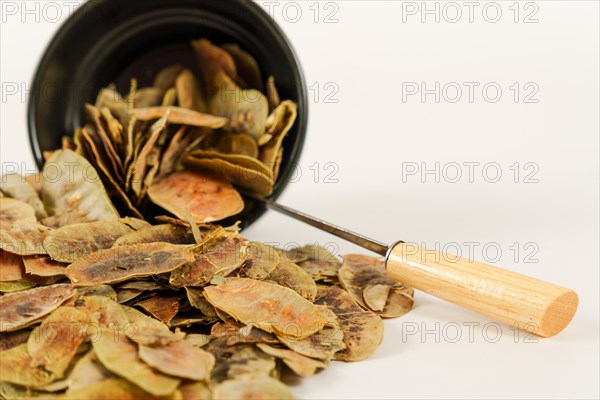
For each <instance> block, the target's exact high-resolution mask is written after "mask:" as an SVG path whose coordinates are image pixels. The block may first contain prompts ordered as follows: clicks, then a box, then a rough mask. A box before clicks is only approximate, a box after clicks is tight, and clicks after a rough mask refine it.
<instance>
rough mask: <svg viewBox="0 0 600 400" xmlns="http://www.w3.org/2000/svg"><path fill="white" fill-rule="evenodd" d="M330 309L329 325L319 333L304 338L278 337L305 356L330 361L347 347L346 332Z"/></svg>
mask: <svg viewBox="0 0 600 400" xmlns="http://www.w3.org/2000/svg"><path fill="white" fill-rule="evenodd" d="M327 311H329V317H328V319H329V322H328V325H327V326H325V327H324V328H323V329H321V330H320V331H318V332H317V333H315V334H313V335H310V336H309V337H307V338H304V339H293V338H286V337H278V339H279V340H280V341H281V343H283V344H285V345H286V346H287V347H289V348H290V349H292V350H293V351H295V352H296V353H299V354H302V355H303V356H306V357H310V358H316V359H319V360H325V361H329V360H331V359H332V358H333V355H334V354H335V353H337V352H338V351H340V350H343V349H345V348H346V344H345V343H344V332H343V331H342V329H341V327H340V324H339V321H338V318H337V316H336V315H335V314H334V313H333V311H331V310H329V309H327Z"/></svg>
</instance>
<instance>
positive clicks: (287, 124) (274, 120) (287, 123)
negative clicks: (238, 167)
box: [259, 100, 298, 175]
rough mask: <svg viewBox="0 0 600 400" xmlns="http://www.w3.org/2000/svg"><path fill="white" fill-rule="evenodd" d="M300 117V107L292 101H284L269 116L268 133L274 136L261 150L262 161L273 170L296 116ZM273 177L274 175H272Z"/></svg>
mask: <svg viewBox="0 0 600 400" xmlns="http://www.w3.org/2000/svg"><path fill="white" fill-rule="evenodd" d="M297 115H298V106H297V105H296V103H294V102H292V101H290V100H284V101H282V102H281V104H280V105H279V106H277V108H276V109H275V110H273V113H271V115H270V116H269V121H268V122H267V124H268V129H267V133H268V134H271V135H272V136H273V139H271V140H270V141H269V142H268V143H267V144H265V145H264V146H262V147H261V148H260V157H259V159H260V161H262V162H263V163H265V164H266V165H268V166H270V167H271V168H273V167H274V166H275V161H276V159H277V154H278V153H279V149H280V148H281V146H282V144H283V139H284V138H285V136H286V135H287V134H288V132H289V131H290V129H291V128H292V126H293V125H294V121H295V120H296V116H297ZM272 175H273V174H272Z"/></svg>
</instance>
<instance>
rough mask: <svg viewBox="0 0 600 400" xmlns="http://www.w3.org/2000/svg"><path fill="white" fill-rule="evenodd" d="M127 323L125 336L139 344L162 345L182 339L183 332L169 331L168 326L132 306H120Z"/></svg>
mask: <svg viewBox="0 0 600 400" xmlns="http://www.w3.org/2000/svg"><path fill="white" fill-rule="evenodd" d="M122 308H123V310H124V312H125V314H126V316H127V318H128V320H129V325H128V327H127V329H126V330H125V334H126V335H127V337H128V338H129V339H131V340H133V341H134V342H136V343H138V344H141V345H147V346H151V345H162V344H165V343H169V342H172V341H177V340H181V339H183V337H184V336H185V334H183V333H181V332H176V333H174V332H171V330H170V329H169V327H168V326H167V325H165V324H164V323H162V322H160V321H159V320H157V319H154V318H152V317H149V316H147V315H146V314H144V313H142V312H140V311H138V310H136V309H135V308H132V307H126V306H123V307H122Z"/></svg>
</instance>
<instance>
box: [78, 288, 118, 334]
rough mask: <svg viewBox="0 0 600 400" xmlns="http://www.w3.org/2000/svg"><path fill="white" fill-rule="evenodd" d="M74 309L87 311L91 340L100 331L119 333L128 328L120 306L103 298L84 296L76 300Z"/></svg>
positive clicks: (107, 298)
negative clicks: (90, 327)
mask: <svg viewBox="0 0 600 400" xmlns="http://www.w3.org/2000/svg"><path fill="white" fill-rule="evenodd" d="M75 307H77V308H80V309H82V310H85V311H87V312H88V313H89V314H90V318H91V320H92V324H91V325H92V329H90V332H89V333H90V337H91V340H92V341H93V340H95V339H96V338H97V337H98V336H99V335H100V334H101V333H102V332H101V331H102V330H106V331H107V332H108V331H116V332H121V331H123V330H125V329H127V328H128V327H129V319H128V317H127V314H126V313H125V310H123V308H122V307H121V305H120V304H119V303H117V302H115V301H114V300H112V299H111V298H109V297H105V296H85V297H81V298H79V299H77V301H76V302H75Z"/></svg>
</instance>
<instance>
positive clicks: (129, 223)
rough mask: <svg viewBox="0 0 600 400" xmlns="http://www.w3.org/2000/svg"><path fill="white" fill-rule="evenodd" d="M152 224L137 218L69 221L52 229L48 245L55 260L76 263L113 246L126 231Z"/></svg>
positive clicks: (47, 248)
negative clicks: (77, 222) (84, 257)
mask: <svg viewBox="0 0 600 400" xmlns="http://www.w3.org/2000/svg"><path fill="white" fill-rule="evenodd" d="M149 226H150V224H149V223H147V222H145V221H142V220H136V219H133V218H125V219H118V220H111V221H96V222H87V223H83V224H74V225H67V226H63V227H62V228H59V229H56V230H54V231H52V232H50V233H49V234H48V235H47V236H46V239H45V240H44V248H45V249H46V251H47V252H48V255H49V256H50V257H51V258H52V259H53V260H54V261H59V262H65V263H74V262H75V261H77V260H79V259H80V258H81V257H83V256H86V255H88V254H91V253H94V252H96V251H98V250H103V249H108V248H110V247H111V246H112V245H113V243H114V242H115V240H117V239H118V238H119V237H121V236H123V235H126V234H128V233H132V232H135V231H136V230H137V229H143V228H147V227H149Z"/></svg>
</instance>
